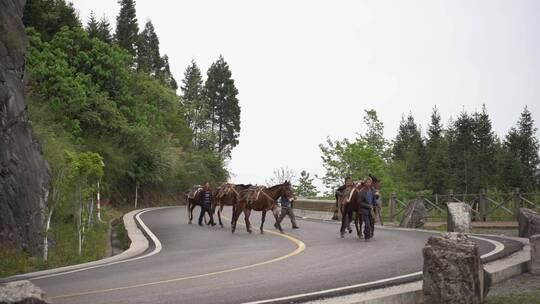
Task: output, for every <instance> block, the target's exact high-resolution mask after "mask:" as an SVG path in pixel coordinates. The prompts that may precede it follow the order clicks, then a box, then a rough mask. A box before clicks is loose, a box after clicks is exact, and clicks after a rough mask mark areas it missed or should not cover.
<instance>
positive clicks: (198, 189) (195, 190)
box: [186, 185, 208, 224]
mask: <svg viewBox="0 0 540 304" xmlns="http://www.w3.org/2000/svg"><path fill="white" fill-rule="evenodd" d="M202 190H203V187H202V186H201V185H194V186H193V187H192V188H191V190H190V191H189V192H188V193H186V200H187V204H188V206H187V209H188V219H189V221H188V224H191V222H192V221H193V209H195V207H197V206H201V204H200V200H201V194H202ZM204 223H205V224H208V220H207V219H206V215H205V216H204Z"/></svg>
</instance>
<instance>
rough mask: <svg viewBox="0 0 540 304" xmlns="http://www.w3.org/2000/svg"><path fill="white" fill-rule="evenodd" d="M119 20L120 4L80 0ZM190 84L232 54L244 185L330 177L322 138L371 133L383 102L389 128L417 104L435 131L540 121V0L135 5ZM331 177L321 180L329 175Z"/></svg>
mask: <svg viewBox="0 0 540 304" xmlns="http://www.w3.org/2000/svg"><path fill="white" fill-rule="evenodd" d="M73 2H74V4H75V7H76V8H77V9H78V10H79V13H80V17H81V19H82V20H83V22H86V20H88V15H89V14H90V11H91V10H93V11H94V13H95V14H96V15H97V17H98V18H99V17H101V16H106V17H107V18H108V19H109V20H110V22H111V25H112V26H113V28H114V26H115V21H116V15H117V14H118V11H119V4H118V3H117V2H116V1H110V0H93V1H89V0H76V1H73ZM136 8H137V17H138V20H139V27H140V28H141V29H142V28H143V27H144V23H145V22H146V20H148V19H151V20H152V22H153V24H154V27H155V30H156V33H157V34H158V36H159V39H160V50H161V52H162V54H168V55H169V59H170V64H171V69H172V72H173V74H174V76H175V78H176V80H177V81H178V82H179V83H180V81H181V80H182V78H183V73H184V71H185V69H186V67H187V66H188V65H189V63H190V61H191V59H195V60H196V62H197V63H198V65H199V67H200V68H201V70H202V71H203V73H204V74H205V75H206V70H207V69H208V67H209V66H210V64H211V63H212V62H213V61H215V60H216V59H217V58H218V56H219V54H223V56H224V57H225V60H226V61H227V62H228V63H229V66H230V68H231V70H232V74H233V78H234V79H235V84H236V86H237V88H238V90H239V92H240V94H239V95H238V98H239V100H240V106H241V109H242V114H241V132H240V139H239V140H240V144H239V145H238V146H237V147H236V148H235V149H234V150H233V153H232V160H231V162H230V164H229V168H230V170H231V172H232V173H233V175H234V176H233V181H234V182H242V183H260V184H263V183H264V182H265V180H267V179H269V178H270V177H271V176H272V172H273V170H275V169H277V168H279V167H285V166H287V167H289V168H290V169H292V170H294V171H296V172H300V171H301V170H304V169H305V170H307V171H308V172H310V173H312V174H314V173H316V174H319V175H322V174H324V172H323V168H322V162H321V160H320V155H321V154H320V151H319V148H318V144H319V143H323V142H324V141H325V138H326V137H327V136H330V137H332V138H333V139H342V138H345V137H347V138H353V137H355V134H356V133H363V132H364V131H365V130H364V126H363V124H362V117H363V109H370V108H374V109H375V110H377V113H378V114H379V116H380V119H381V120H382V121H383V122H384V125H385V137H387V138H389V139H390V138H393V137H394V136H395V134H396V131H397V128H398V125H399V121H400V119H401V116H402V114H408V113H409V112H411V113H412V114H413V116H414V118H415V119H416V121H417V123H420V124H421V125H422V128H423V130H425V129H426V128H427V124H428V122H429V119H430V113H431V111H432V108H433V106H435V105H436V106H437V107H438V108H439V111H440V113H441V115H442V118H443V121H444V122H446V121H448V119H449V118H450V117H456V116H457V115H458V113H459V112H460V111H462V110H463V109H465V110H466V111H468V112H474V111H475V110H476V109H478V110H480V109H481V106H482V104H484V103H485V104H486V105H487V109H488V112H489V114H490V117H491V119H492V123H493V127H494V130H495V132H496V133H497V134H498V135H499V136H504V134H506V132H507V131H508V129H509V128H510V127H512V126H514V125H515V124H516V122H517V120H518V118H519V114H520V113H521V111H522V110H523V107H524V106H525V105H528V107H529V110H530V111H531V112H532V113H533V117H534V119H535V124H536V126H540V86H539V84H540V83H539V80H540V77H539V76H540V21H539V20H540V1H534V0H531V1H521V0H518V1H510V0H506V1H496V0H485V1H468V0H467V1H464V0H462V1H436V0H426V1H398V0H396V1H380V0H377V1H374V0H373V1H330V0H327V1H313V0H306V1H297V0H285V1H277V0H264V1H262V0H261V1H258V0H255V1H254V0H244V1H223V0H215V1H208V0H205V1H202V0H193V1H165V0H153V1H147V0H138V1H136ZM318 185H319V186H320V185H321V184H320V183H318Z"/></svg>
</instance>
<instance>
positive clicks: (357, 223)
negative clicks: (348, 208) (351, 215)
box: [354, 212, 362, 238]
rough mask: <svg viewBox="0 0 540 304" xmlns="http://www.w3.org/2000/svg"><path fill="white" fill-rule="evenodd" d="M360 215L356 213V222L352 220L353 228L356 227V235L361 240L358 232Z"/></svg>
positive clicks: (360, 234)
mask: <svg viewBox="0 0 540 304" xmlns="http://www.w3.org/2000/svg"><path fill="white" fill-rule="evenodd" d="M359 224H360V214H359V213H358V212H356V220H354V226H355V227H356V235H357V236H358V237H359V238H362V231H361V230H360V225H359Z"/></svg>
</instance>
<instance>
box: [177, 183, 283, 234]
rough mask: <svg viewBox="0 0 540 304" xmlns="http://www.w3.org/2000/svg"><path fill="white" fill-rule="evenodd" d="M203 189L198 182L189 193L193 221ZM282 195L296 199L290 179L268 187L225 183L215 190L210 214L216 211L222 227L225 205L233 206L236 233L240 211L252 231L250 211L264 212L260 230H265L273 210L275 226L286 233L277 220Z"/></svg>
mask: <svg viewBox="0 0 540 304" xmlns="http://www.w3.org/2000/svg"><path fill="white" fill-rule="evenodd" d="M202 192H203V188H202V187H201V186H200V185H195V186H193V188H192V189H191V191H190V192H189V193H187V194H186V197H187V202H188V216H189V223H190V224H191V222H192V219H193V209H194V208H195V206H201V204H200V201H201V195H202V194H201V193H202ZM280 197H286V198H287V199H288V200H289V201H290V202H292V201H293V200H294V197H293V194H292V189H291V183H290V182H289V181H285V182H284V183H282V184H279V185H275V186H272V187H269V188H267V187H265V186H252V185H243V184H236V185H235V184H231V183H223V184H221V185H220V186H219V187H218V188H217V189H216V191H214V192H213V199H212V208H211V213H210V215H213V214H214V213H215V212H216V210H217V216H218V221H219V224H220V226H221V227H223V222H222V220H221V217H222V212H223V207H224V206H232V219H231V231H232V232H233V233H234V232H235V231H236V224H237V222H238V218H239V217H240V214H241V213H244V220H245V223H246V229H247V231H248V232H249V233H251V232H252V230H251V223H250V221H249V217H250V215H251V211H252V210H254V211H260V212H262V218H261V226H260V231H261V233H264V229H263V227H264V222H265V219H266V212H267V211H272V214H273V215H274V218H275V220H276V223H275V227H276V228H277V229H278V230H279V231H280V232H282V233H283V229H282V228H281V225H280V223H279V220H278V216H279V211H278V202H277V200H278V198H280ZM201 208H202V206H201ZM205 220H206V218H205ZM211 221H212V219H211Z"/></svg>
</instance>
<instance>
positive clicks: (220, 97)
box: [204, 55, 240, 156]
mask: <svg viewBox="0 0 540 304" xmlns="http://www.w3.org/2000/svg"><path fill="white" fill-rule="evenodd" d="M207 75H208V78H207V79H206V82H205V84H204V92H205V100H206V103H207V107H208V110H209V111H208V113H209V116H210V130H212V133H214V135H215V137H216V139H217V147H216V150H217V151H218V152H219V153H220V154H222V155H224V156H230V153H231V150H232V149H233V148H234V147H235V146H236V145H237V144H238V135H239V132H240V106H239V105H238V99H237V98H236V95H237V94H238V90H237V89H236V87H235V85H234V80H233V79H232V78H231V75H232V74H231V71H230V70H229V65H228V64H227V62H225V59H224V58H223V56H221V55H220V56H219V59H218V60H217V61H216V62H214V63H212V65H211V66H210V68H209V69H208V73H207Z"/></svg>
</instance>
